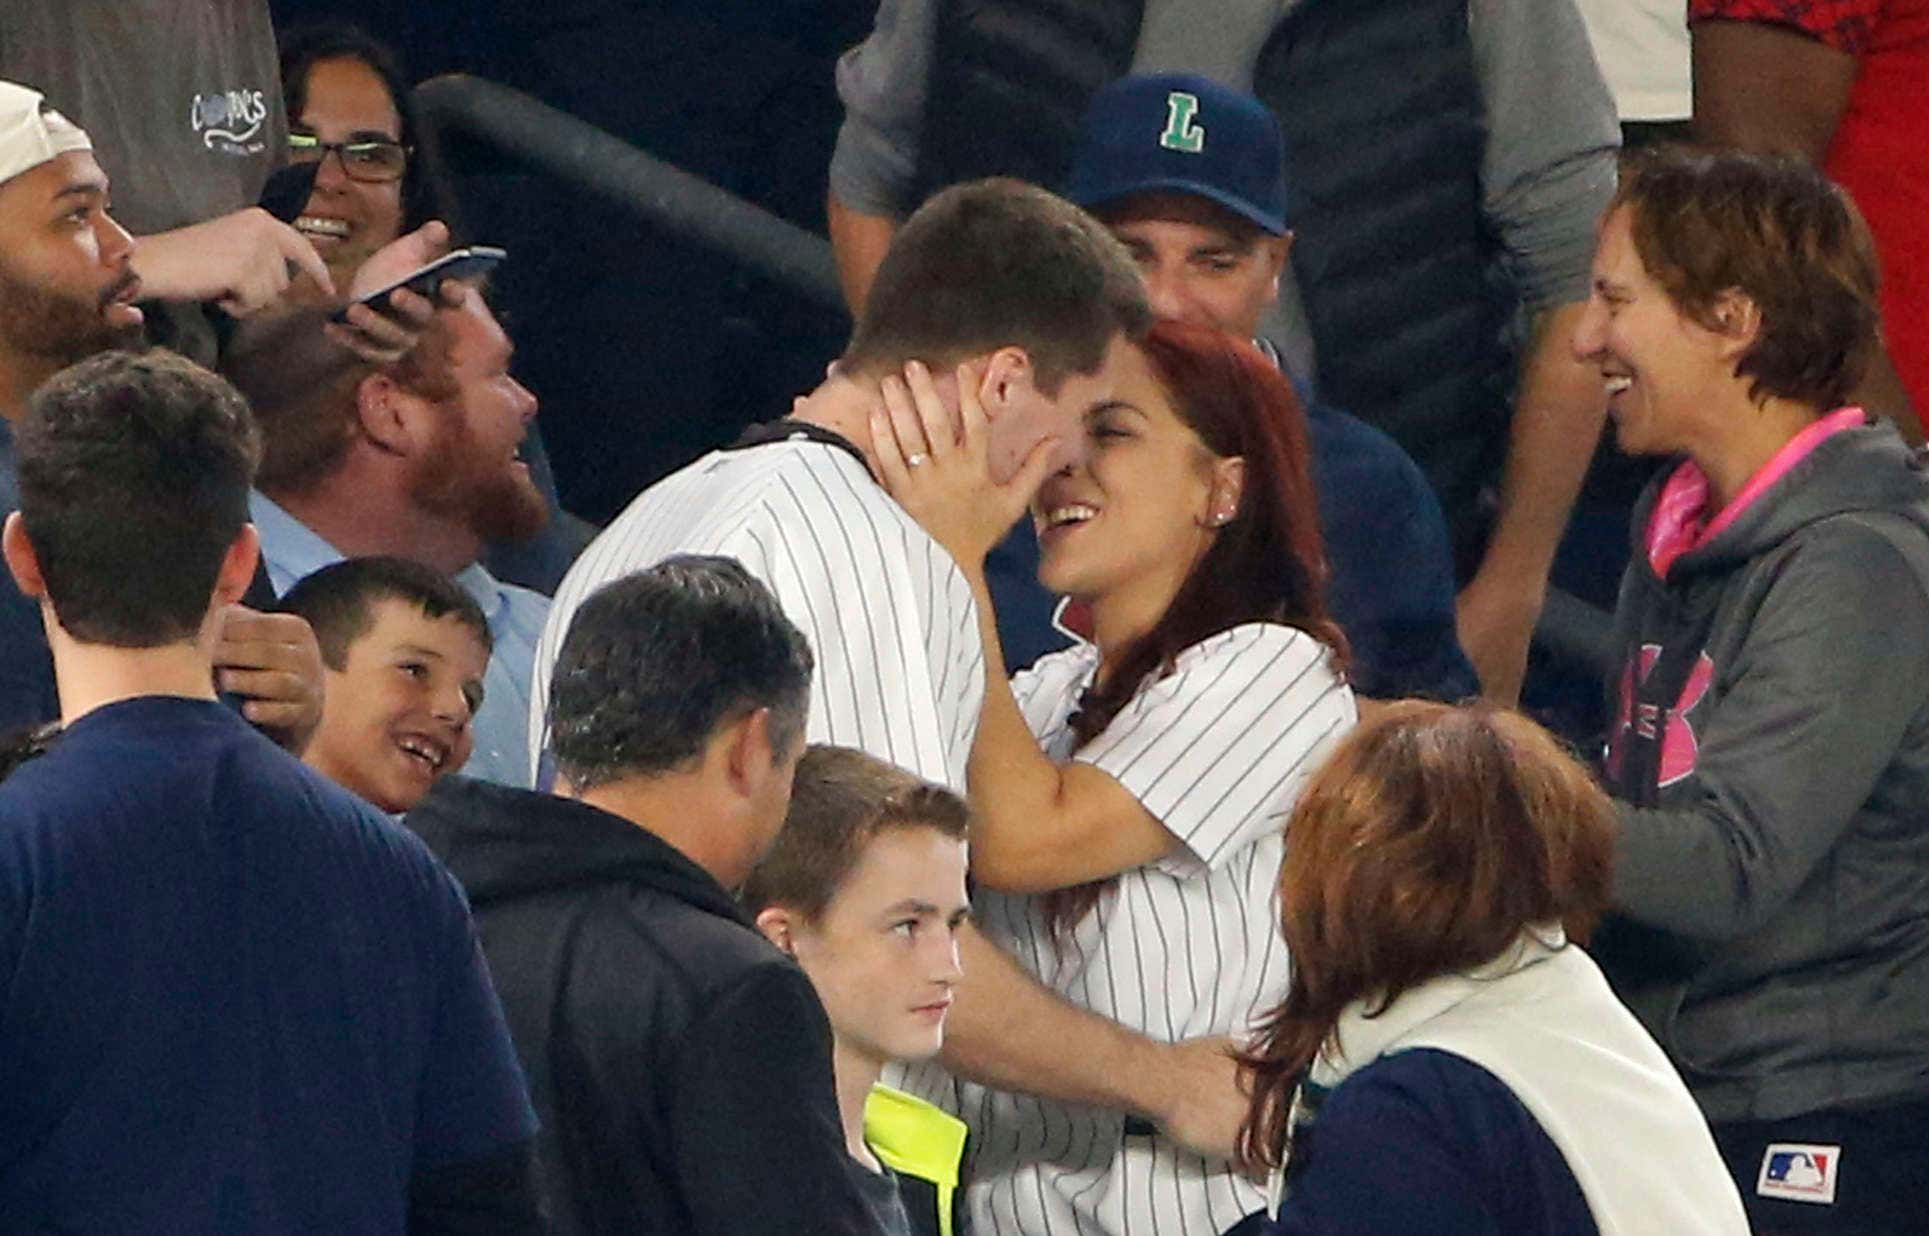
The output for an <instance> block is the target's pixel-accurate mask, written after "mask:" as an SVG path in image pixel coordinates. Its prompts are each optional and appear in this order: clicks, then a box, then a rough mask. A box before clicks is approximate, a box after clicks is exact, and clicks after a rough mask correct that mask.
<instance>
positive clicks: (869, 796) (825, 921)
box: [742, 746, 969, 1236]
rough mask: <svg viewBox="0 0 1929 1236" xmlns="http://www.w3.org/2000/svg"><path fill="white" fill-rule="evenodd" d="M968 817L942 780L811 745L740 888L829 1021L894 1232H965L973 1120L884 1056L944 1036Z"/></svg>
mask: <svg viewBox="0 0 1929 1236" xmlns="http://www.w3.org/2000/svg"><path fill="white" fill-rule="evenodd" d="M967 821H968V815H967V812H966V808H965V805H964V803H963V801H962V800H961V799H959V798H958V797H957V795H955V794H952V793H951V792H950V791H948V790H945V789H942V788H940V787H938V786H935V785H930V784H928V783H926V782H924V781H921V780H920V779H918V778H917V777H915V776H913V775H912V774H910V773H908V772H905V771H904V770H902V769H900V768H897V767H895V766H893V765H891V764H887V763H885V762H884V761H883V760H880V759H877V758H875V757H873V756H869V755H865V754H864V753H863V752H861V751H853V750H850V749H848V748H844V747H832V746H813V747H811V748H810V749H809V750H808V751H807V752H806V753H805V754H804V758H803V760H802V761H801V762H800V763H799V764H798V766H797V778H796V781H795V783H794V785H793V787H792V790H791V800H790V813H789V815H788V816H787V817H786V819H785V821H784V828H783V831H782V832H781V833H780V834H778V838H777V843H776V845H775V846H774V847H773V848H772V850H771V851H770V854H769V855H768V856H767V857H766V858H765V859H764V861H763V862H762V863H761V864H760V865H759V866H758V867H757V869H756V870H755V871H753V872H752V873H751V876H750V878H749V880H747V881H746V882H745V884H744V887H743V893H742V898H743V904H744V909H745V910H746V912H748V913H750V914H753V915H755V916H756V922H757V926H758V928H759V929H760V930H761V931H762V932H763V933H764V934H765V935H766V936H768V937H769V938H770V941H771V943H773V944H775V945H776V946H777V947H778V948H780V949H782V950H783V951H784V952H786V953H788V954H790V955H791V956H792V957H794V958H796V959H797V963H798V964H799V965H800V966H802V967H803V968H804V973H806V974H807V975H809V976H810V980H811V983H812V985H813V986H815V987H816V988H817V995H818V998H819V999H820V1000H822V1001H823V1004H824V1011H825V1013H826V1014H827V1015H828V1016H829V1017H830V1023H831V1034H832V1040H833V1046H832V1062H833V1065H834V1068H835V1072H836V1077H837V1106H838V1114H839V1115H840V1116H841V1117H842V1119H843V1125H844V1138H845V1144H846V1146H847V1148H848V1149H849V1150H850V1154H851V1158H852V1160H853V1167H854V1169H855V1170H854V1173H853V1174H854V1176H855V1177H856V1178H857V1180H858V1182H859V1185H860V1187H861V1188H862V1190H863V1192H864V1195H865V1197H866V1199H867V1200H868V1201H869V1202H870V1204H871V1207H872V1209H873V1211H874V1212H875V1214H876V1216H877V1219H878V1221H879V1223H880V1224H881V1225H882V1227H883V1230H884V1231H885V1232H886V1233H888V1234H889V1236H900V1234H902V1236H910V1234H911V1233H912V1232H924V1231H932V1232H939V1233H946V1234H948V1233H950V1232H952V1231H953V1230H955V1229H954V1224H953V1221H952V1198H953V1196H954V1190H955V1187H956V1183H957V1164H958V1158H959V1155H960V1154H961V1153H962V1151H963V1149H964V1126H963V1125H962V1124H961V1123H960V1122H958V1121H957V1120H956V1119H954V1118H953V1117H951V1116H950V1115H948V1114H946V1113H944V1112H942V1111H940V1110H938V1109H937V1108H935V1107H930V1106H928V1105H926V1104H924V1103H922V1102H920V1101H919V1100H917V1099H914V1098H912V1097H911V1096H909V1095H906V1094H903V1093H901V1092H899V1091H896V1090H891V1089H889V1088H887V1087H882V1086H879V1085H878V1084H877V1081H878V1077H879V1075H880V1074H881V1073H882V1072H883V1070H884V1066H885V1065H887V1064H890V1063H893V1062H896V1061H919V1060H929V1059H930V1058H932V1057H933V1056H935V1055H937V1053H938V1049H939V1048H941V1047H942V1046H943V1045H944V1022H945V1014H946V1013H947V1012H948V1011H949V1010H950V1007H951V991H952V987H953V985H954V984H956V982H957V981H958V977H959V975H960V974H961V972H962V971H961V970H960V967H959V963H958V943H957V933H958V928H959V927H960V926H961V925H962V924H963V922H964V920H965V917H966V915H967V913H968V910H969V903H968V900H967V897H966V893H965V830H966V824H967ZM931 1191H935V1197H933V1196H932V1194H931ZM907 1201H912V1202H913V1203H914V1204H913V1205H912V1206H910V1207H908V1208H907V1206H906V1202H907ZM913 1214H915V1215H916V1216H917V1219H916V1220H915V1221H914V1220H913V1218H912V1215H913ZM934 1220H935V1222H934Z"/></svg>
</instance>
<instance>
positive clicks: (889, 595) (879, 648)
mask: <svg viewBox="0 0 1929 1236" xmlns="http://www.w3.org/2000/svg"><path fill="white" fill-rule="evenodd" d="M837 477H838V479H839V480H840V481H842V482H843V485H844V490H845V493H846V495H847V496H848V497H849V499H850V501H849V503H848V504H847V505H848V506H850V507H852V508H854V509H855V510H857V511H858V512H859V513H861V514H862V515H863V516H864V522H865V524H866V526H867V527H868V528H869V529H870V533H871V554H872V560H873V561H874V562H881V561H883V560H884V557H885V554H884V536H883V534H882V533H881V532H880V531H879V530H878V526H877V521H876V520H875V519H873V518H872V517H871V511H870V508H869V506H868V505H866V504H865V503H864V501H863V499H862V498H861V497H860V496H859V495H858V493H857V491H856V490H855V489H853V488H851V478H850V476H849V474H847V473H844V472H839V473H838V474H837ZM812 479H813V480H815V481H817V483H818V485H819V487H820V488H822V486H823V484H824V482H823V479H822V478H821V477H816V476H813V477H812ZM824 501H825V502H826V503H827V504H829V505H831V506H832V507H834V508H835V507H836V506H837V505H838V504H837V503H836V502H834V501H833V500H832V498H831V496H830V494H829V492H828V491H826V492H825V493H824ZM837 527H838V532H839V533H840V535H842V537H843V538H844V548H845V551H846V552H848V553H849V554H850V555H851V560H852V561H853V562H861V561H863V560H862V559H861V558H859V557H858V555H857V544H856V542H855V540H853V538H852V534H851V527H850V525H849V523H847V522H846V521H845V520H843V519H839V520H838V522H837ZM880 576H881V579H882V582H883V592H884V595H883V597H882V598H881V599H882V600H883V602H884V605H885V610H884V615H885V616H886V617H888V618H889V619H891V620H892V631H891V634H892V635H893V636H895V638H894V639H892V640H891V641H890V642H891V644H892V646H893V647H894V648H895V650H896V652H897V662H898V675H897V678H898V688H899V691H900V693H901V694H902V695H903V697H904V708H905V715H906V716H913V715H915V714H916V713H917V712H918V711H919V702H920V701H919V698H918V690H917V688H918V686H919V685H925V686H928V685H929V684H928V683H925V684H917V683H914V682H913V681H912V674H911V662H910V658H909V657H908V656H907V655H906V654H905V640H906V639H908V638H910V636H909V635H908V634H907V632H906V631H905V630H904V629H903V625H904V621H905V619H906V618H908V617H914V616H915V614H914V613H913V611H912V610H911V609H910V608H909V607H907V606H900V605H899V604H898V598H897V593H896V590H895V587H894V585H893V584H892V582H891V576H890V573H889V572H888V571H887V572H880ZM876 599H879V598H872V597H863V598H861V601H862V608H863V611H864V629H865V631H866V632H867V633H868V634H869V636H870V643H871V662H870V664H871V665H872V666H873V667H877V666H881V665H882V664H883V663H884V652H885V650H884V647H883V645H882V644H880V643H879V642H878V622H877V618H878V616H877V615H876V614H874V613H873V612H872V611H873V606H872V601H873V600H876ZM907 600H908V598H907ZM876 685H877V687H878V688H879V694H880V695H881V694H882V693H883V686H884V684H883V683H882V682H879V683H877V684H876ZM926 703H927V704H931V705H934V704H935V701H930V700H929V699H928V697H927V700H926ZM880 704H882V701H881V700H880ZM885 711H886V714H887V715H888V713H889V708H888V706H885ZM905 737H906V738H910V739H912V741H913V742H915V738H913V737H912V736H911V735H908V734H907V735H906V736H905ZM895 738H896V735H889V736H887V740H894V739H895ZM893 747H894V749H895V742H894V741H893Z"/></svg>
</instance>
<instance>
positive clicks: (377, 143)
mask: <svg viewBox="0 0 1929 1236" xmlns="http://www.w3.org/2000/svg"><path fill="white" fill-rule="evenodd" d="M330 151H333V152H334V153H335V155H336V156H337V157H338V158H339V159H340V160H341V162H342V171H344V172H346V173H348V178H349V179H350V180H363V181H368V182H370V183H372V184H382V183H386V182H388V181H392V180H400V179H401V178H402V173H403V172H405V171H407V170H408V167H409V148H408V147H407V146H404V145H403V144H402V143H400V142H391V141H386V140H383V139H379V138H376V139H365V140H362V141H353V142H324V141H323V140H322V139H321V138H319V137H316V136H315V135H314V134H313V133H290V134H289V135H288V158H289V160H290V161H291V162H294V163H320V162H321V161H322V160H323V159H326V158H327V157H328V154H329V152H330Z"/></svg>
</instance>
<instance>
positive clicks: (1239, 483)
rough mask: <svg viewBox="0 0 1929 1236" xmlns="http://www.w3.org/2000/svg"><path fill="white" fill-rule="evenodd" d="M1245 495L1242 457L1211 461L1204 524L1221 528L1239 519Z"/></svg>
mask: <svg viewBox="0 0 1929 1236" xmlns="http://www.w3.org/2000/svg"><path fill="white" fill-rule="evenodd" d="M1245 494H1246V460H1245V457H1244V456H1242V455H1233V456H1230V457H1228V458H1225V459H1215V460H1213V461H1212V487H1211V489H1210V491H1209V492H1208V494H1207V497H1206V517H1205V524H1206V526H1207V527H1208V528H1222V527H1224V526H1225V525H1227V524H1229V523H1231V522H1232V521H1233V520H1235V519H1237V518H1238V517H1239V504H1240V501H1241V500H1242V499H1243V498H1244V497H1245Z"/></svg>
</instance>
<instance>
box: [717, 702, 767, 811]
mask: <svg viewBox="0 0 1929 1236" xmlns="http://www.w3.org/2000/svg"><path fill="white" fill-rule="evenodd" d="M716 741H717V742H719V743H721V744H722V751H721V754H722V756H723V759H724V771H725V774H726V775H727V776H728V777H729V778H730V785H731V788H732V789H734V790H735V791H736V792H737V793H738V794H739V795H741V796H743V797H745V798H749V797H752V796H754V795H755V794H756V793H757V791H758V790H760V789H761V788H762V787H763V784H764V781H765V779H767V778H769V777H773V776H776V775H777V772H778V769H777V754H776V749H775V748H774V747H772V746H771V745H770V709H768V708H759V709H757V710H756V711H755V712H748V713H745V714H744V715H743V716H741V717H738V718H737V719H736V720H734V721H731V722H729V723H727V728H726V729H725V730H724V731H723V733H721V734H719V735H717V739H716Z"/></svg>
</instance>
